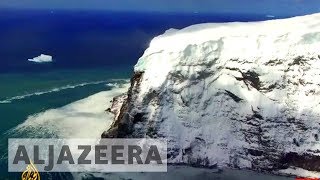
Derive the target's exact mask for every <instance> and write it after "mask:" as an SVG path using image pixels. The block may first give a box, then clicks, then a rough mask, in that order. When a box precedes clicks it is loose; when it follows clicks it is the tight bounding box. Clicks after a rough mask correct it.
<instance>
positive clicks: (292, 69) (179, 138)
mask: <svg viewBox="0 0 320 180" xmlns="http://www.w3.org/2000/svg"><path fill="white" fill-rule="evenodd" d="M319 58H320V14H313V15H307V16H302V17H294V18H290V19H282V20H270V21H265V22H250V23H239V22H234V23H222V24H221V23H219V24H216V23H208V24H199V25H194V26H190V27H187V28H185V29H182V30H169V31H167V32H166V33H165V34H163V35H160V36H158V37H156V38H154V39H153V40H152V41H151V43H150V47H149V48H148V49H147V50H146V51H145V53H144V54H143V56H142V57H141V58H140V59H139V61H138V63H137V65H136V66H135V72H136V73H138V72H143V76H142V79H141V81H140V82H139V83H137V84H134V86H136V87H135V88H136V89H138V91H132V92H133V96H132V97H133V101H132V102H129V103H133V104H132V106H131V107H133V108H131V109H129V110H128V111H129V113H131V115H132V117H133V116H134V114H137V113H142V114H143V115H144V118H145V121H143V122H137V123H135V124H134V132H133V133H132V134H133V135H137V134H145V135H148V136H153V137H158V138H165V139H168V143H169V144H168V146H169V147H170V150H169V154H170V157H171V162H173V163H187V164H198V165H205V166H210V165H218V166H231V167H240V168H252V169H281V167H280V166H281V165H284V166H288V167H287V168H289V166H297V167H300V168H306V169H309V170H315V169H316V167H313V166H312V164H310V163H309V162H308V161H304V160H303V158H304V157H306V156H305V154H304V153H307V154H309V155H310V156H312V157H313V158H317V157H319V155H320V153H319V152H320V151H319V149H320V143H319V139H318V134H319V132H320V125H319V123H320V88H319V85H320V59H319ZM151 130H152V133H151V135H150V133H149V132H150V131H151ZM290 153H296V154H294V155H297V157H296V158H298V159H299V158H300V160H301V161H294V160H292V159H291V160H290V158H289V159H288V157H292V156H288V154H289V155H292V154H290ZM317 160H319V159H317ZM313 161H314V160H313Z"/></svg>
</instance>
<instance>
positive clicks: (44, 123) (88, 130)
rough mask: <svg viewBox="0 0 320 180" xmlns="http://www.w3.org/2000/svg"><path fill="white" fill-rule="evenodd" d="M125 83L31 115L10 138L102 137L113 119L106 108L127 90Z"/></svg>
mask: <svg viewBox="0 0 320 180" xmlns="http://www.w3.org/2000/svg"><path fill="white" fill-rule="evenodd" d="M128 87H129V84H127V83H126V84H122V85H119V86H117V87H114V88H112V89H111V90H108V91H102V92H99V93H97V94H94V95H91V96H89V97H87V98H84V99H81V100H78V101H76V102H73V103H71V104H68V105H66V106H63V107H61V108H56V109H49V110H46V111H44V112H41V113H38V114H34V115H30V116H29V117H28V118H27V119H26V120H25V121H24V122H23V123H22V124H20V125H18V126H16V127H15V128H13V129H11V130H9V131H8V132H7V133H6V134H7V135H8V136H10V137H24V138H92V139H93V138H96V139H98V138H100V137H101V134H102V133H103V131H104V130H106V129H108V127H109V126H110V125H111V123H112V122H113V115H112V114H111V113H107V112H106V111H105V110H106V109H107V108H108V107H110V106H111V100H112V99H113V97H115V96H117V95H120V94H122V93H124V92H126V91H127V89H128Z"/></svg>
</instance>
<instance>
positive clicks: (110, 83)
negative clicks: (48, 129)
mask: <svg viewBox="0 0 320 180" xmlns="http://www.w3.org/2000/svg"><path fill="white" fill-rule="evenodd" d="M122 80H123V79H118V80H116V79H115V80H112V81H122ZM103 83H107V84H106V86H109V87H116V86H118V85H119V84H118V83H117V82H110V80H109V81H93V82H84V83H79V84H73V85H71V84H68V85H65V86H61V87H56V88H52V89H49V90H45V91H36V92H32V93H27V94H23V95H19V96H13V97H9V98H6V99H3V100H0V104H8V103H11V102H12V101H15V100H21V99H25V98H28V97H31V96H40V95H43V94H49V93H53V92H59V91H62V90H66V89H73V88H78V87H83V86H88V85H96V84H103Z"/></svg>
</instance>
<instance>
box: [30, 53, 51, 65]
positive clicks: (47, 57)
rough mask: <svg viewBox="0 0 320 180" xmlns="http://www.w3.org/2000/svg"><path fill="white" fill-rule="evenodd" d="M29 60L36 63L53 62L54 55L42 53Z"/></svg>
mask: <svg viewBox="0 0 320 180" xmlns="http://www.w3.org/2000/svg"><path fill="white" fill-rule="evenodd" d="M28 61H31V62H35V63H49V62H52V56H50V55H45V54H41V55H40V56H37V57H34V58H32V59H28Z"/></svg>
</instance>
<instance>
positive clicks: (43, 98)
mask: <svg viewBox="0 0 320 180" xmlns="http://www.w3.org/2000/svg"><path fill="white" fill-rule="evenodd" d="M275 18H282V17H275ZM268 19H270V17H267V16H266V15H237V14H198V13H190V14H176V13H155V12H154V13H152V12H148V13H139V12H105V11H52V10H7V9H0V82H1V83H0V115H1V119H0V121H1V122H0V133H1V138H0V147H1V150H0V153H1V154H3V156H2V158H1V162H0V179H20V174H19V173H7V159H6V152H7V140H8V138H12V137H14V138H33V137H41V135H43V136H45V137H60V138H64V137H66V136H65V134H68V130H69V129H70V127H67V126H66V127H64V124H63V123H61V122H55V121H58V120H57V119H55V118H52V117H50V118H48V116H49V115H50V113H52V112H55V110H58V112H62V111H60V110H59V109H61V108H63V107H64V106H68V105H69V104H71V103H73V102H75V101H78V100H83V99H85V98H86V97H88V96H91V95H94V94H97V93H99V92H102V91H111V90H112V89H113V88H114V87H115V86H118V85H121V84H125V83H127V80H128V79H129V78H130V76H131V74H132V70H133V66H134V65H135V63H136V62H137V60H138V58H139V57H140V56H141V55H142V54H143V52H144V50H145V49H146V48H147V47H148V46H149V43H150V41H151V39H152V38H153V37H154V36H157V35H160V34H162V33H163V32H164V31H165V30H167V29H169V28H177V29H181V28H184V27H187V26H189V25H192V24H197V23H207V22H233V21H244V22H246V21H260V20H268ZM40 54H47V55H51V56H52V57H53V61H52V62H50V63H35V62H30V61H28V59H31V58H34V57H36V56H39V55H40ZM108 101H110V99H106V102H108ZM106 108H107V107H106ZM60 115H61V114H59V113H58V114H54V115H52V116H60ZM68 122H69V121H68ZM74 123H75V125H74V127H78V126H77V124H76V123H78V122H77V121H75V122H74ZM81 123H83V121H81ZM85 123H87V124H88V125H90V123H91V124H93V123H97V122H90V121H89V120H88V122H85ZM100 123H103V122H100ZM56 124H59V127H57V126H53V125H56ZM21 127H23V128H21ZM68 128H69V129H68ZM76 130H77V129H76ZM42 131H49V132H50V133H47V132H42ZM69 131H71V130H69ZM74 131H75V130H74ZM78 131H81V128H80V129H78ZM43 136H42V137H43ZM43 177H47V178H50V177H51V179H59V178H60V179H70V178H71V179H72V176H71V175H70V174H63V175H59V176H57V177H55V176H51V175H44V176H43ZM58 177H59V178H58ZM43 179H46V178H43Z"/></svg>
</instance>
